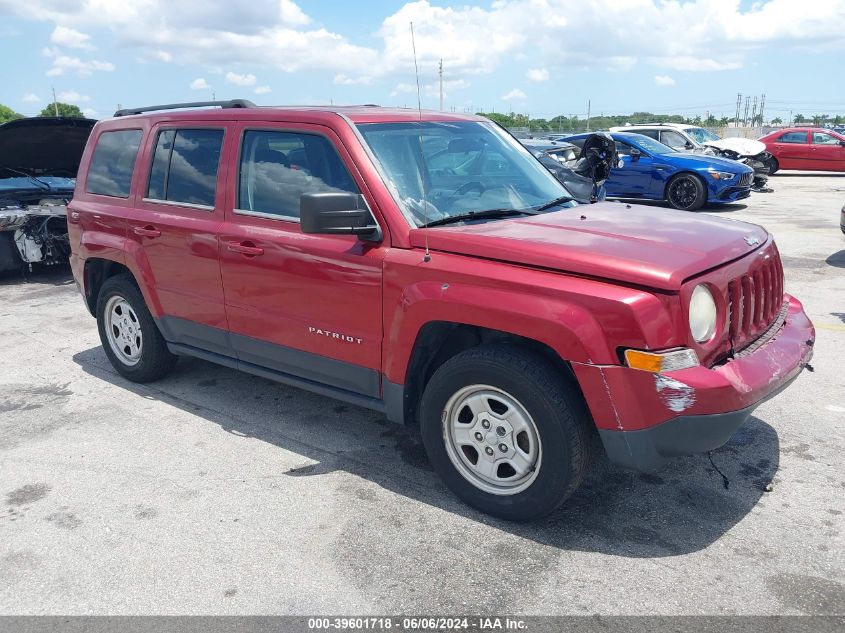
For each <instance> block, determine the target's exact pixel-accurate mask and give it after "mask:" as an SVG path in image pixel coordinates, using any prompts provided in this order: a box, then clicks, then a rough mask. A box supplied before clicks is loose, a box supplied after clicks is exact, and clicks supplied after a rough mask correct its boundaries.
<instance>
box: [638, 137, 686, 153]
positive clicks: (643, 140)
mask: <svg viewBox="0 0 845 633" xmlns="http://www.w3.org/2000/svg"><path fill="white" fill-rule="evenodd" d="M629 140H631V141H636V143H637V145H639V146H640V147H641V148H642V149H644V150H645V151H647V152H648V153H649V154H673V153H675V152H676V151H677V150H675V149H672V148H671V147H669V146H668V145H664V144H663V143H661V142H660V141H655V140H654V139H653V138H651V137H650V136H645V135H644V134H637V137H636V139H634V138H632V139H629Z"/></svg>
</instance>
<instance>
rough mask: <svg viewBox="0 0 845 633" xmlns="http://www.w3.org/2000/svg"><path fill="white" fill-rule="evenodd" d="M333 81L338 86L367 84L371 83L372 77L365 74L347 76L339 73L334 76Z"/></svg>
mask: <svg viewBox="0 0 845 633" xmlns="http://www.w3.org/2000/svg"><path fill="white" fill-rule="evenodd" d="M334 83H335V84H337V85H338V86H359V85H360V86H369V85H370V84H371V83H373V78H372V77H369V76H367V75H362V76H360V77H349V76H348V75H344V74H343V73H340V74H339V75H335V76H334Z"/></svg>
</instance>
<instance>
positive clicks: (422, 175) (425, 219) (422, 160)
mask: <svg viewBox="0 0 845 633" xmlns="http://www.w3.org/2000/svg"><path fill="white" fill-rule="evenodd" d="M411 47H412V48H413V49H414V75H415V76H416V78H417V112H419V113H420V131H419V134H418V141H419V144H420V178H421V179H422V180H421V183H420V184H421V187H422V198H423V199H422V203H423V235H425V257H423V261H424V262H426V263H427V262H430V261H431V253H430V252H429V250H428V196H427V193H426V190H425V189H426V187H425V183H426V178H425V173H424V172H423V170H424V169H425V156H424V155H423V146H422V100H421V99H420V71H419V68H417V44H416V42H415V41H414V23H413V22H411Z"/></svg>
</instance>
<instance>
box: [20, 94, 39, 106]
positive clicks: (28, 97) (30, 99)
mask: <svg viewBox="0 0 845 633" xmlns="http://www.w3.org/2000/svg"><path fill="white" fill-rule="evenodd" d="M21 101H23V102H24V103H40V101H41V97H39V96H38V95H36V94H33V93H31V92H27V93H26V94H25V95H24V96H23V97H21Z"/></svg>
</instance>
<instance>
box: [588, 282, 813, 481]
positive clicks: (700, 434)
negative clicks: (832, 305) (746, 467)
mask: <svg viewBox="0 0 845 633" xmlns="http://www.w3.org/2000/svg"><path fill="white" fill-rule="evenodd" d="M785 299H786V300H788V301H789V307H788V310H787V314H786V320H785V322H784V324H783V327H782V328H781V329H780V331H778V332H777V333H776V334H775V335H774V336H773V337H772V338H771V339H770V340H769V341H768V342H766V343H765V344H763V345H761V346H760V347H759V348H757V349H754V351H750V352H747V353H744V354H743V355H741V357H739V358H734V359H732V360H728V361H727V362H725V363H722V364H720V365H716V366H714V367H710V368H708V367H703V366H698V367H692V368H689V369H682V370H679V371H674V372H667V373H666V374H653V373H650V372H646V371H641V370H637V369H630V368H628V367H621V366H604V367H601V366H596V365H587V364H577V363H576V364H573V369H574V371H575V374H576V376H577V377H578V380H579V382H580V383H581V386H582V389H583V390H584V393H585V394H593V395H592V396H588V397H587V403H588V405H589V407H590V412H591V413H592V415H593V420H594V421H595V423H596V426H597V427H598V430H599V434H600V435H601V438H602V441H603V442H604V446H605V449H606V451H607V454H608V457H609V458H610V459H611V461H614V462H616V463H618V464H621V465H623V466H628V467H631V468H636V469H638V470H653V469H654V468H656V467H658V466H660V465H661V464H662V463H663V462H665V461H666V460H667V459H669V458H671V457H673V456H676V455H685V454H690V453H698V452H706V451H709V450H713V449H715V448H718V447H719V446H722V445H723V444H724V443H725V442H727V441H728V439H730V437H731V435H733V433H734V431H736V430H737V429H738V428H739V427H740V426H741V425H742V423H743V422H744V421H745V420H746V418H748V416H749V415H750V414H751V412H752V411H753V410H754V409H755V408H756V407H757V406H758V405H759V404H760V403H762V402H763V401H764V400H766V399H768V398H771V397H773V396H774V395H776V394H777V393H779V392H780V391H781V390H783V389H785V388H786V387H787V386H788V385H789V384H790V383H791V382H792V381H793V380H795V378H797V377H798V374H800V373H801V370H802V369H803V368H804V367H805V366H806V365H807V363H809V362H810V359H811V358H812V355H813V343H814V341H815V330H814V329H813V325H812V323H810V320H809V319H808V318H807V315H806V314H805V313H804V309H803V306H802V305H801V303H800V302H799V301H798V300H797V299H794V298H793V297H789V296H786V297H785ZM749 349H750V348H749Z"/></svg>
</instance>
